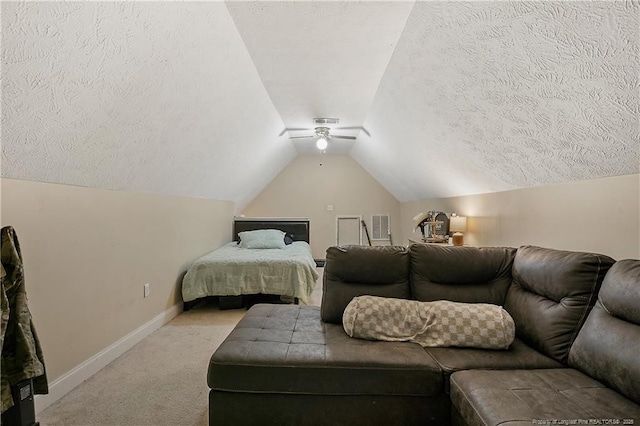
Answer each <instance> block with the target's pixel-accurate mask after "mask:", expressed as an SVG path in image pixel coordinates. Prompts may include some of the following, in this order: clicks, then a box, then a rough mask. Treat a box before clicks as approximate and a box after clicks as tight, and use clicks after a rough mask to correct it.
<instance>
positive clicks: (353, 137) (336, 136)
mask: <svg viewBox="0 0 640 426" xmlns="http://www.w3.org/2000/svg"><path fill="white" fill-rule="evenodd" d="M331 137H332V138H335V139H349V140H352V141H354V140H356V137H355V136H340V135H331Z"/></svg>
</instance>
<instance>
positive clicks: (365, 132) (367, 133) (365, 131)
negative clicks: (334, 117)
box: [336, 126, 371, 136]
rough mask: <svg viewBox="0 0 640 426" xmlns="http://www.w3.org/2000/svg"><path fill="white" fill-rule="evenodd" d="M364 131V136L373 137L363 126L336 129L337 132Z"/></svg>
mask: <svg viewBox="0 0 640 426" xmlns="http://www.w3.org/2000/svg"><path fill="white" fill-rule="evenodd" d="M342 129H344V130H362V131H363V132H364V134H366V135H367V136H371V133H369V131H368V130H367V129H366V128H364V127H362V126H351V127H336V130H342Z"/></svg>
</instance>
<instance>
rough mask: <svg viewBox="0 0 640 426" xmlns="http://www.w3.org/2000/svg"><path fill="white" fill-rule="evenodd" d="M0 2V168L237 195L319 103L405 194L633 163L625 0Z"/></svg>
mask: <svg viewBox="0 0 640 426" xmlns="http://www.w3.org/2000/svg"><path fill="white" fill-rule="evenodd" d="M0 5H1V6H0V7H1V8H2V9H1V11H2V77H1V79H2V82H1V83H2V176H4V177H9V178H17V179H27V180H37V181H45V182H57V183H65V184H73V185H83V186H91V187H100V188H111V189H120V190H129V191H143V192H154V193H161V194H170V195H185V196H195V197H206V198H212V199H222V200H234V201H236V203H237V206H238V207H237V208H241V207H242V206H244V205H245V204H246V203H247V202H248V201H249V200H251V199H252V198H253V197H254V196H255V195H256V194H257V193H258V192H259V191H260V190H261V189H262V188H264V186H265V185H267V184H268V183H269V181H270V180H271V179H272V178H273V177H274V176H275V175H276V174H277V173H278V172H280V171H281V170H282V168H283V167H285V166H286V164H288V162H289V161H290V160H291V159H292V158H293V157H294V156H295V155H297V154H298V153H304V152H309V151H310V150H312V149H313V148H310V147H312V144H313V143H314V141H313V140H309V141H308V144H307V145H305V144H304V142H302V141H298V142H297V143H296V144H294V143H293V142H292V141H290V140H288V139H287V137H286V136H287V135H286V134H284V135H282V136H279V135H280V134H281V132H282V131H283V130H284V129H285V128H300V127H312V123H311V119H312V118H314V117H317V116H325V117H339V118H340V119H341V123H340V125H339V126H338V127H341V126H343V127H355V128H358V127H361V126H364V127H365V128H366V129H367V132H363V131H359V130H358V129H350V130H344V131H343V133H347V132H353V134H356V135H358V141H357V142H355V143H343V144H339V143H335V144H333V146H330V147H329V149H328V152H332V151H331V150H332V149H333V150H335V151H334V152H350V153H351V155H352V156H353V157H354V158H355V159H356V160H357V161H358V162H359V163H360V164H361V165H362V166H363V167H365V168H366V169H367V170H368V171H369V172H370V173H371V174H372V175H373V176H374V177H375V178H376V179H378V180H379V181H380V182H381V183H382V184H383V185H384V186H385V187H386V188H387V189H388V190H389V191H391V192H392V193H393V194H394V195H395V196H396V197H397V198H398V199H399V200H401V201H406V200H414V199H423V198H430V197H444V196H455V195H464V194H471V193H479V192H490V191H498V190H506V189H513V188H520V187H527V186H532V185H540V184H549V183H555V182H562V181H570V180H582V179H591V178H599V177H605V176H614V175H621V174H630V173H639V172H640V130H639V118H638V117H639V116H640V101H639V91H640V83H639V81H638V70H639V69H640V30H639V28H640V3H638V2H637V1H624V2H622V1H621V2H610V1H606V2H551V1H549V2H498V1H496V2H462V1H456V2H436V1H428V2H416V3H413V2H306V1H305V2H228V3H226V4H225V3H222V2H135V3H134V2H124V3H114V2H99V3H96V2H71V3H66V2H38V3H7V2H2V3H1V4H0ZM336 133H338V131H337V130H336ZM367 133H368V134H367ZM301 179H304V177H303V176H302V177H301Z"/></svg>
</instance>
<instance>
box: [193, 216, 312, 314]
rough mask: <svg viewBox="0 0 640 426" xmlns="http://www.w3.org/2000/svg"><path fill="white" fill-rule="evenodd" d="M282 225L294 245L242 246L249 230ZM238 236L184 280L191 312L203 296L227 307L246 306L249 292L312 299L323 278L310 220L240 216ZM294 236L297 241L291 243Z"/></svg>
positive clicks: (198, 262) (235, 229) (198, 264)
mask: <svg viewBox="0 0 640 426" xmlns="http://www.w3.org/2000/svg"><path fill="white" fill-rule="evenodd" d="M262 229H277V230H280V231H283V232H284V233H286V235H287V237H288V238H290V241H289V242H290V244H288V245H285V246H284V248H281V249H249V248H243V247H241V245H239V244H238V240H239V234H240V233H241V232H245V231H254V230H262ZM233 235H234V240H233V241H232V242H229V243H227V244H225V245H223V246H222V247H220V248H218V249H216V250H214V251H212V252H210V253H207V254H205V255H204V256H202V257H200V258H199V259H197V260H196V261H195V262H194V263H193V264H192V265H191V266H190V267H189V269H188V270H187V273H186V275H185V276H184V279H183V281H182V298H183V300H184V302H185V307H184V309H185V310H188V309H189V308H191V307H192V306H193V304H195V303H196V302H197V301H198V300H199V299H202V298H205V297H209V296H219V298H220V299H219V300H220V307H221V308H223V309H224V308H236V307H241V306H243V296H248V295H258V294H260V295H273V296H280V297H284V298H285V300H291V301H295V302H297V301H298V300H299V301H300V302H302V303H304V304H308V303H309V302H310V298H311V293H312V291H313V288H314V286H315V284H316V281H317V279H318V276H319V275H318V272H317V271H316V263H315V261H314V260H313V256H312V254H311V247H310V246H309V220H308V219H306V218H286V219H282V218H235V219H234V222H233ZM291 240H292V242H291Z"/></svg>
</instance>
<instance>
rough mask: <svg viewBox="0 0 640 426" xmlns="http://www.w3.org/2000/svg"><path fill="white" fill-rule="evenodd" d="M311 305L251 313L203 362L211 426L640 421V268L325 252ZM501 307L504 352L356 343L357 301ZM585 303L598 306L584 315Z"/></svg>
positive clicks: (634, 264) (570, 255) (637, 263)
mask: <svg viewBox="0 0 640 426" xmlns="http://www.w3.org/2000/svg"><path fill="white" fill-rule="evenodd" d="M323 287H324V293H323V300H322V306H321V307H320V308H318V307H311V306H294V305H265V304H262V305H255V306H254V307H252V308H251V309H250V310H249V311H248V312H247V314H246V315H245V317H244V318H243V319H242V320H241V321H240V323H239V324H238V325H237V327H236V328H235V329H234V330H233V331H232V333H231V334H230V335H229V336H228V338H227V339H226V340H225V341H224V342H223V343H222V345H221V346H220V347H219V348H218V350H216V352H215V353H214V354H213V356H212V357H211V361H210V364H209V372H208V384H209V387H210V388H211V391H210V395H209V424H211V425H245V424H256V425H265V424H266V425H271V424H273V425H305V424H308V425H319V424H322V425H423V424H431V425H448V424H455V425H532V424H533V425H536V424H538V425H540V424H621V425H622V424H636V425H639V424H640V405H638V404H640V260H623V261H619V262H614V260H613V259H611V258H609V257H607V256H603V255H598V254H592V253H577V252H568V251H559V250H551V249H545V248H540V247H532V246H524V247H520V248H519V249H517V250H516V249H514V248H497V247H489V248H472V247H447V246H435V245H413V246H411V247H410V248H409V249H406V248H404V247H373V248H372V247H359V246H349V247H332V248H330V249H328V250H327V260H326V265H325V270H324V283H323ZM364 294H369V295H375V296H384V297H394V298H411V299H417V300H420V301H433V300H442V299H445V300H452V301H458V302H468V303H493V304H498V305H502V306H504V308H505V309H506V310H507V311H508V312H509V314H510V315H511V316H512V318H513V319H514V322H515V325H516V340H515V341H514V342H513V344H512V345H511V346H510V348H509V349H508V350H484V349H471V348H453V347H448V348H443V347H441V348H422V347H421V346H419V345H417V344H415V343H410V342H381V341H368V340H361V339H353V338H350V337H348V336H347V334H346V333H345V332H344V330H343V328H342V312H343V311H344V308H345V307H346V305H347V304H348V303H349V302H350V301H351V299H352V298H353V297H355V296H359V295H364ZM594 304H595V306H594Z"/></svg>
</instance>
